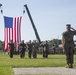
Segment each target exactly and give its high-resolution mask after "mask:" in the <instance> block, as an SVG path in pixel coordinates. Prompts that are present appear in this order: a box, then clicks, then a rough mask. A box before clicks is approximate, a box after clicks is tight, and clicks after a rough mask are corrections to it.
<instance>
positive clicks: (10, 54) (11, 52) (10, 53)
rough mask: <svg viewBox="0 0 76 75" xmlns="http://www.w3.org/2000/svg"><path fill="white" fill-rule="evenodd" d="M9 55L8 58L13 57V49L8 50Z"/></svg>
mask: <svg viewBox="0 0 76 75" xmlns="http://www.w3.org/2000/svg"><path fill="white" fill-rule="evenodd" d="M9 56H10V58H13V50H10V52H9Z"/></svg>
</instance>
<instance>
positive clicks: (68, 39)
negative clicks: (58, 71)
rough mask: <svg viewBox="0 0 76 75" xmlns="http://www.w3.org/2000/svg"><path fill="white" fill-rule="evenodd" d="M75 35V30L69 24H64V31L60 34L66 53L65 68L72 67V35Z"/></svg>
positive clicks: (73, 45)
mask: <svg viewBox="0 0 76 75" xmlns="http://www.w3.org/2000/svg"><path fill="white" fill-rule="evenodd" d="M74 35H76V30H75V29H74V28H72V27H71V25H70V24H67V25H66V31H65V32H63V34H62V45H63V47H64V50H65V54H66V61H67V66H66V68H73V63H74V62H73V60H74V58H73V57H74V47H75V44H74V40H73V37H74Z"/></svg>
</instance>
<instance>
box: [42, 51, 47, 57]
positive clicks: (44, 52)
mask: <svg viewBox="0 0 76 75" xmlns="http://www.w3.org/2000/svg"><path fill="white" fill-rule="evenodd" d="M43 57H44V58H45V57H46V58H48V51H47V50H43Z"/></svg>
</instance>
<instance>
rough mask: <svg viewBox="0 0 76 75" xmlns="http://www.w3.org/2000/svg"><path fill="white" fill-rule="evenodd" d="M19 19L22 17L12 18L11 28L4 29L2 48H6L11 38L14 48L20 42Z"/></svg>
mask: <svg viewBox="0 0 76 75" xmlns="http://www.w3.org/2000/svg"><path fill="white" fill-rule="evenodd" d="M21 19H22V17H17V18H16V17H15V18H14V19H13V28H5V29H4V50H6V51H7V50H8V42H9V41H10V40H13V42H14V45H15V48H16V49H17V48H18V44H19V43H20V42H21Z"/></svg>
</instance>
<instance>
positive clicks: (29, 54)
mask: <svg viewBox="0 0 76 75" xmlns="http://www.w3.org/2000/svg"><path fill="white" fill-rule="evenodd" d="M31 55H32V50H29V52H28V56H29V58H31Z"/></svg>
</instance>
